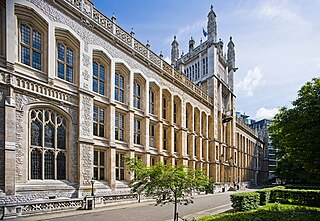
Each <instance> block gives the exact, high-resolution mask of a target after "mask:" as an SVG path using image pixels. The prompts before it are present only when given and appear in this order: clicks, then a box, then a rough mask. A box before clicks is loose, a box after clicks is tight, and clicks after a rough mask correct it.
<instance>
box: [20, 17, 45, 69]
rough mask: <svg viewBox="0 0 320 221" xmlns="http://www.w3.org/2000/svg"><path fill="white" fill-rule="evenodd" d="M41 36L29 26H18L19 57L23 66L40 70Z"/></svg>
mask: <svg viewBox="0 0 320 221" xmlns="http://www.w3.org/2000/svg"><path fill="white" fill-rule="evenodd" d="M42 42H43V37H42V34H41V33H40V32H39V31H38V30H36V29H35V28H34V27H32V26H31V25H29V24H26V23H21V24H20V53H21V54H20V57H21V62H22V63H23V64H26V65H29V66H31V67H33V68H35V69H38V70H42V56H43V49H42V48H43V47H42Z"/></svg>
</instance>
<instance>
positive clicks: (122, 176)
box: [120, 169, 124, 180]
mask: <svg viewBox="0 0 320 221" xmlns="http://www.w3.org/2000/svg"><path fill="white" fill-rule="evenodd" d="M120 180H124V169H120Z"/></svg>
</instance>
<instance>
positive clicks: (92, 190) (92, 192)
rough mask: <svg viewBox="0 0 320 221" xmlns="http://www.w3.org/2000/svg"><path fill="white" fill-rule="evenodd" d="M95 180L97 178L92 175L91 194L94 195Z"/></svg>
mask: <svg viewBox="0 0 320 221" xmlns="http://www.w3.org/2000/svg"><path fill="white" fill-rule="evenodd" d="M94 182H95V180H94V179H93V177H92V179H91V180H90V183H91V196H94V189H93V185H94Z"/></svg>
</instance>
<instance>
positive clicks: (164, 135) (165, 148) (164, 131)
mask: <svg viewBox="0 0 320 221" xmlns="http://www.w3.org/2000/svg"><path fill="white" fill-rule="evenodd" d="M167 141H168V140H167V129H166V128H164V129H163V149H164V150H167Z"/></svg>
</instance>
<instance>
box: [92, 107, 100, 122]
mask: <svg viewBox="0 0 320 221" xmlns="http://www.w3.org/2000/svg"><path fill="white" fill-rule="evenodd" d="M98 110H99V108H98V107H97V106H93V120H94V121H96V122H98Z"/></svg>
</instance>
